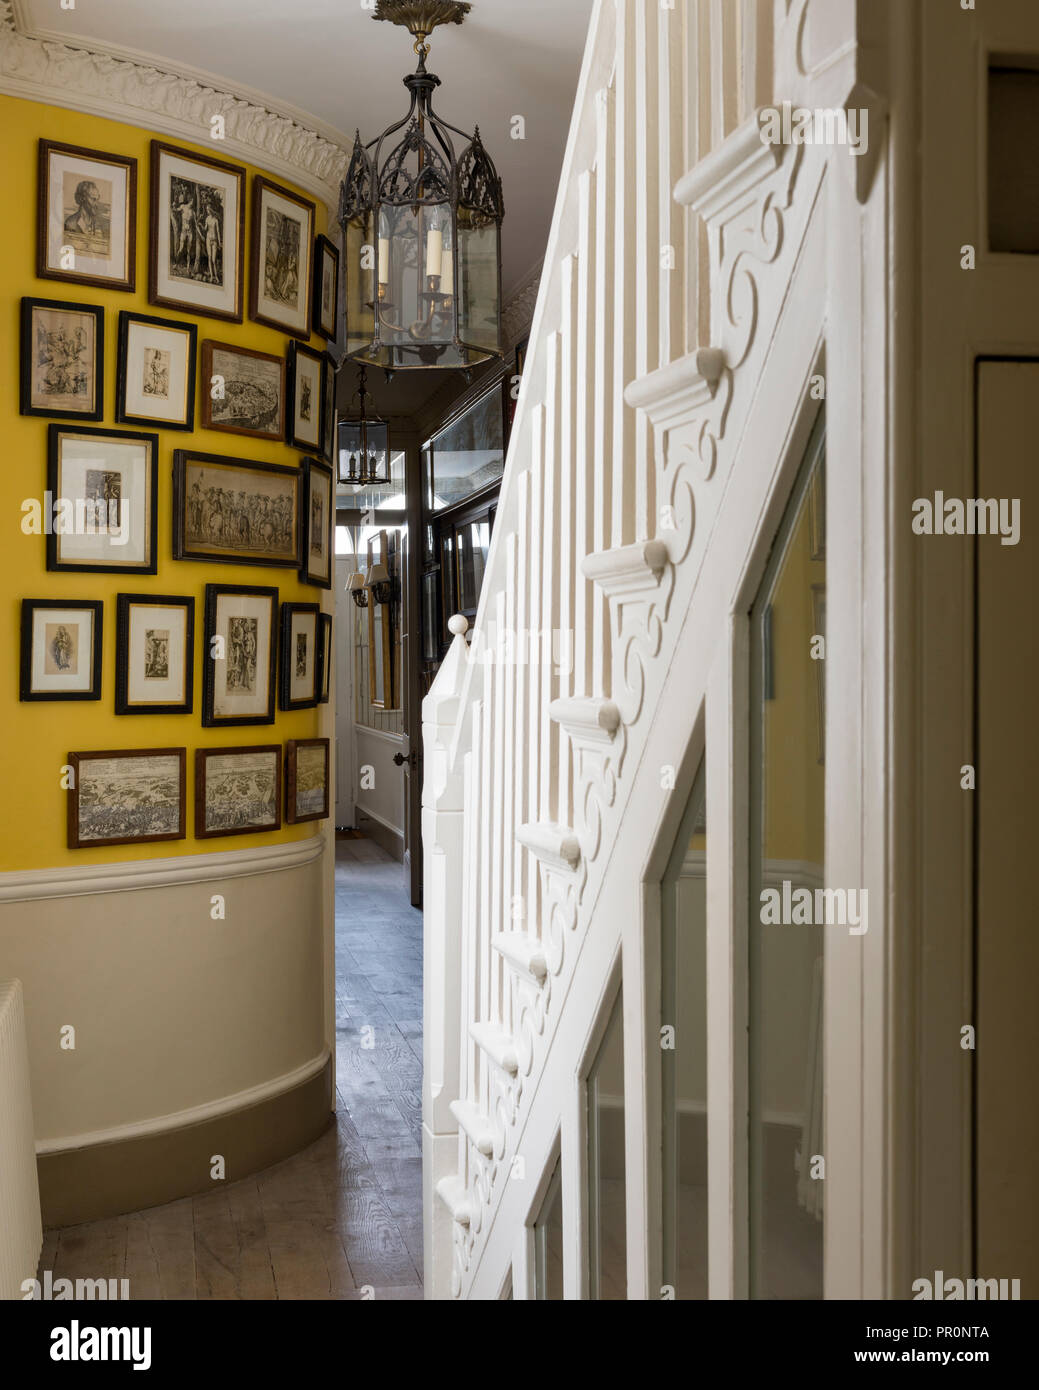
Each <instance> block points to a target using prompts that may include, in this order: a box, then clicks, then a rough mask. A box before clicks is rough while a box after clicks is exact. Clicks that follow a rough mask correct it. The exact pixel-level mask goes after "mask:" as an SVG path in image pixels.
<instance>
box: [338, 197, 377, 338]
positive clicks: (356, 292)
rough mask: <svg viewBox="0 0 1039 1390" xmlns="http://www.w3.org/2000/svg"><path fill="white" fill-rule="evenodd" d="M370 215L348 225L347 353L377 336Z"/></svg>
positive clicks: (361, 216)
mask: <svg viewBox="0 0 1039 1390" xmlns="http://www.w3.org/2000/svg"><path fill="white" fill-rule="evenodd" d="M373 220H374V219H373V217H372V214H371V213H370V212H366V213H364V214H361V215H358V216H357V217H352V218H351V219H350V220H349V221H348V222H347V223H346V248H345V254H344V256H343V264H344V268H345V275H346V350H347V352H357V351H359V350H360V349H362V348H364V347H366V346H367V345H368V344H369V343H370V342H371V341H372V338H373V337H374V336H375V309H374V307H373V304H374V300H375V247H374V245H373V242H372V225H373Z"/></svg>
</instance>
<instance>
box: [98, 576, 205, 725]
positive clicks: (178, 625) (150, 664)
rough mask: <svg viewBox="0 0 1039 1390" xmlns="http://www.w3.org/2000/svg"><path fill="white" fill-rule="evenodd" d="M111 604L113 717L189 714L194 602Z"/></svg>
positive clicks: (120, 600) (125, 600)
mask: <svg viewBox="0 0 1039 1390" xmlns="http://www.w3.org/2000/svg"><path fill="white" fill-rule="evenodd" d="M116 603H117V608H116V645H115V712H116V714H190V713H191V710H192V707H193V704H194V692H195V687H194V673H195V600H194V599H193V598H185V597H182V596H180V595H171V594H119V595H118V596H117V599H116Z"/></svg>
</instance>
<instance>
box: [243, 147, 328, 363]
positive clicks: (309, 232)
mask: <svg viewBox="0 0 1039 1390" xmlns="http://www.w3.org/2000/svg"><path fill="white" fill-rule="evenodd" d="M314 217H315V209H314V204H313V203H312V202H311V201H310V199H309V198H304V197H302V196H301V195H300V194H299V193H293V192H292V190H291V189H289V188H285V187H284V186H283V185H282V184H278V183H273V182H272V181H271V180H270V179H267V178H264V177H263V175H262V174H254V175H253V208H252V245H251V247H250V279H249V317H250V318H251V319H254V320H255V321H256V322H257V323H265V324H267V326H268V327H269V328H276V329H278V331H279V332H281V333H288V334H289V335H290V336H291V337H293V338H302V339H303V340H304V341H305V340H306V339H307V338H309V337H310V306H311V263H312V260H313V254H314Z"/></svg>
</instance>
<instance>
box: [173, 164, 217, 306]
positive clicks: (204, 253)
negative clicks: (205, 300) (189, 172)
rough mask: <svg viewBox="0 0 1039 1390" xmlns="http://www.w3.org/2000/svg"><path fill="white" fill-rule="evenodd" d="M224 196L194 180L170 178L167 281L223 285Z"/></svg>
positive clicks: (207, 185)
mask: <svg viewBox="0 0 1039 1390" xmlns="http://www.w3.org/2000/svg"><path fill="white" fill-rule="evenodd" d="M223 226H224V193H223V190H222V189H220V188H215V187H214V186H213V185H212V184H210V183H199V182H197V181H196V180H195V179H185V178H176V177H173V178H171V179H170V238H169V251H168V267H169V277H170V279H171V280H190V281H194V282H197V283H201V284H205V285H217V286H219V287H220V288H221V289H222V288H223V285H224V257H223V252H224V242H223Z"/></svg>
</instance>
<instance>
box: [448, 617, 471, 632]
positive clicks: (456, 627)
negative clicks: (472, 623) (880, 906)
mask: <svg viewBox="0 0 1039 1390" xmlns="http://www.w3.org/2000/svg"><path fill="white" fill-rule="evenodd" d="M447 626H448V631H450V632H453V633H454V635H455V636H456V637H464V636H465V634H466V633H467V632H468V631H469V620H468V618H463V617H462V615H461V613H456V614H455V615H454V617H453V618H448V620H447Z"/></svg>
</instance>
